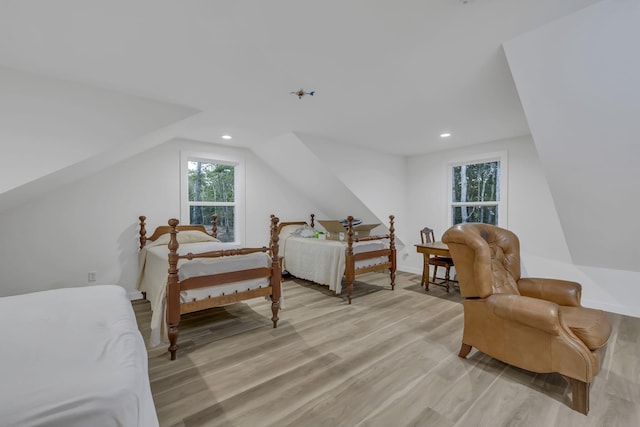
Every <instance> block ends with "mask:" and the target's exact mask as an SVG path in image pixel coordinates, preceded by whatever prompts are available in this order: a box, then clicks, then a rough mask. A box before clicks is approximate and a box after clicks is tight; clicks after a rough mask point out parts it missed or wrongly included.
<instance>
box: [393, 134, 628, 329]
mask: <svg viewBox="0 0 640 427" xmlns="http://www.w3.org/2000/svg"><path fill="white" fill-rule="evenodd" d="M501 150H506V151H507V156H508V169H509V171H508V180H509V184H508V188H509V191H508V215H509V218H508V228H509V229H511V230H512V231H513V232H515V233H516V234H517V235H518V238H519V239H520V247H521V256H522V275H523V276H537V277H555V278H561V279H567V280H575V281H578V282H580V283H581V284H582V286H583V304H584V305H585V306H587V307H596V308H601V309H604V310H607V311H612V312H617V313H622V314H627V315H632V316H640V309H638V308H637V305H636V304H635V303H634V301H637V299H638V298H640V289H638V287H637V286H636V284H637V283H638V282H639V281H640V277H639V275H638V274H637V273H633V272H628V271H620V270H612V269H602V268H597V267H585V266H579V265H575V264H574V263H573V261H572V258H571V255H570V253H569V250H568V247H567V243H566V241H565V237H564V233H563V229H562V227H561V224H560V219H559V217H558V214H557V213H556V208H555V204H554V201H553V198H552V197H551V192H550V189H549V186H548V183H547V180H546V178H545V175H544V171H543V168H542V164H541V162H540V159H539V157H538V154H537V152H536V148H535V145H534V143H533V140H532V138H531V137H530V136H527V137H521V138H515V139H510V140H503V141H494V142H490V143H486V144H481V145H474V146H470V147H467V148H462V149H455V150H447V151H442V152H438V153H430V154H427V155H423V156H416V157H412V158H410V159H409V163H408V171H407V197H408V201H409V209H408V213H409V221H408V223H409V224H408V225H409V227H411V228H412V229H413V230H415V233H414V234H415V236H414V237H413V243H417V242H419V241H420V237H419V230H420V229H421V228H423V227H425V226H429V227H431V228H435V230H436V238H438V239H439V238H440V237H441V236H442V233H444V232H445V231H446V229H447V228H448V227H449V226H450V224H448V223H447V219H448V216H447V194H446V191H447V185H448V180H447V174H448V169H449V168H448V165H449V163H451V162H455V161H457V160H460V159H469V158H471V157H473V156H476V155H478V156H482V155H485V154H487V153H494V152H498V151H501ZM569 173H570V172H569ZM408 243H411V241H410V242H408ZM587 244H589V245H590V246H591V247H592V249H593V250H594V251H598V250H601V249H602V248H601V246H600V245H599V244H598V242H596V241H590V242H587ZM411 249H413V248H411ZM399 267H400V268H401V269H403V270H406V271H409V272H413V273H416V274H419V273H421V272H422V257H421V256H418V254H417V253H415V249H414V250H412V251H411V250H410V251H409V252H408V253H407V255H406V258H405V259H403V260H402V263H401V264H400V266H399Z"/></svg>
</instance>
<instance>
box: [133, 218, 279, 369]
mask: <svg viewBox="0 0 640 427" xmlns="http://www.w3.org/2000/svg"><path fill="white" fill-rule="evenodd" d="M145 219H146V217H144V216H141V217H140V248H143V247H144V245H145V244H146V241H147V240H155V239H157V238H158V237H160V236H161V235H163V234H166V233H170V234H171V237H170V240H169V276H168V279H167V292H166V293H167V296H166V321H167V335H168V337H169V352H170V353H171V360H175V359H176V351H177V349H178V345H177V341H178V325H179V324H180V316H181V315H182V314H186V313H192V312H195V311H200V310H205V309H208V308H213V307H219V306H222V305H227V304H230V303H233V302H237V301H242V300H247V299H252V298H256V297H260V296H265V297H266V296H270V297H271V312H272V314H273V316H272V317H271V321H272V322H273V327H274V328H276V327H277V326H278V311H279V310H280V297H281V295H282V283H281V282H282V272H281V269H280V259H279V256H278V250H279V246H278V240H279V237H278V221H279V219H278V218H277V217H276V216H275V215H271V227H270V236H271V237H270V241H269V247H266V246H263V247H261V248H241V249H228V250H219V251H212V252H204V253H198V254H193V253H188V254H187V255H178V247H179V244H178V239H177V234H178V233H179V232H180V231H184V230H198V231H202V232H204V233H206V234H209V233H208V232H207V231H206V229H205V228H204V226H202V225H178V224H179V221H178V220H177V219H175V218H172V219H170V220H169V222H168V223H169V225H168V226H166V225H164V226H159V227H158V228H156V230H155V231H154V232H153V234H152V235H151V236H150V237H148V238H147V237H146V230H145V227H144V226H145V222H144V221H145ZM212 219H213V221H212V223H213V232H212V233H211V234H210V235H212V236H213V237H216V234H217V233H216V232H217V226H216V222H217V221H216V220H217V216H216V215H214V216H213V218H212ZM257 252H265V253H269V255H270V257H271V266H270V267H262V268H252V269H248V270H241V271H232V272H227V273H218V274H211V275H207V276H197V277H190V278H188V279H185V280H182V281H180V280H179V276H178V261H179V260H181V259H187V260H193V259H198V258H221V257H228V256H237V255H248V254H252V253H257ZM263 277H264V278H269V286H267V287H264V288H257V289H250V290H246V291H241V292H238V291H236V292H234V293H232V294H227V295H225V294H223V295H220V296H217V297H209V298H207V299H203V300H194V301H188V302H184V303H180V291H183V290H190V289H198V288H205V287H210V286H215V285H223V284H227V283H233V282H239V281H242V280H251V279H260V278H263Z"/></svg>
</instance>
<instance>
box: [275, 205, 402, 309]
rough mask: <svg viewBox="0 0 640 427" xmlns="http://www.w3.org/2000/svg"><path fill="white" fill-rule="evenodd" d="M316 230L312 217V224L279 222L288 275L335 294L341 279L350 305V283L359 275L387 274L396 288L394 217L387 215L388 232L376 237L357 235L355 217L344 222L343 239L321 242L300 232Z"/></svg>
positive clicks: (313, 216) (351, 285)
mask: <svg viewBox="0 0 640 427" xmlns="http://www.w3.org/2000/svg"><path fill="white" fill-rule="evenodd" d="M305 229H308V230H314V229H315V215H314V214H311V221H310V222H309V223H307V222H305V221H295V222H282V223H281V224H280V227H279V236H280V244H281V246H282V253H283V255H284V269H285V270H286V271H287V272H289V273H290V274H291V275H293V276H295V277H298V278H301V279H305V280H310V281H312V282H315V283H319V284H321V285H326V286H328V287H329V289H330V290H332V291H334V292H335V293H336V294H340V293H341V292H342V280H343V278H344V282H345V284H346V286H347V298H348V301H349V304H351V296H352V294H353V282H354V281H355V277H356V276H357V275H359V274H363V273H368V272H371V271H387V270H388V271H389V276H390V282H391V283H390V284H391V289H392V290H393V289H394V287H395V276H396V248H395V234H394V232H395V230H394V216H393V215H390V216H389V232H388V233H387V234H383V235H377V236H363V237H359V236H358V235H357V232H356V229H355V227H354V218H353V217H352V216H349V217H348V218H347V221H346V227H345V232H344V238H345V239H344V240H343V241H340V240H323V239H318V238H314V237H312V236H313V235H314V234H315V233H314V234H309V233H304V231H303V230H305Z"/></svg>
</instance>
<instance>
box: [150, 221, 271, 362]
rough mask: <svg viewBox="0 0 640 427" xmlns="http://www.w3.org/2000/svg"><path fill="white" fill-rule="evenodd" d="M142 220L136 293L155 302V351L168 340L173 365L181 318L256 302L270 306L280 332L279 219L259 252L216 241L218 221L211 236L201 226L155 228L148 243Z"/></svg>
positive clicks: (176, 224) (173, 223) (152, 339)
mask: <svg viewBox="0 0 640 427" xmlns="http://www.w3.org/2000/svg"><path fill="white" fill-rule="evenodd" d="M139 219H140V255H139V256H140V262H139V265H140V271H139V275H138V289H139V290H140V291H142V292H143V293H144V295H145V296H146V298H147V299H148V300H149V301H150V302H151V309H152V318H151V336H150V345H151V346H155V345H159V344H161V343H162V342H163V339H164V338H165V337H166V340H167V341H168V342H169V347H168V351H169V353H170V355H171V360H175V359H176V357H177V356H176V355H177V350H178V344H177V342H178V335H179V331H178V326H179V324H180V317H181V316H182V315H183V314H187V313H193V312H196V311H200V310H205V309H209V308H213V307H219V306H223V305H227V304H231V303H234V302H238V301H243V300H248V299H252V298H257V297H266V298H268V299H269V300H270V301H271V313H272V317H271V321H272V323H273V327H274V328H275V327H277V325H278V312H279V310H280V307H281V303H282V301H281V297H282V284H281V273H280V258H279V255H278V251H279V246H278V233H277V230H278V221H279V219H278V218H277V217H276V216H275V215H271V217H270V220H269V235H270V237H269V245H268V246H262V247H256V248H247V247H238V246H237V245H235V244H233V243H223V242H220V241H219V240H218V239H216V238H215V232H216V229H217V226H216V217H215V216H214V217H213V218H212V224H213V234H212V235H210V234H209V233H208V231H207V230H206V229H205V228H204V226H202V225H182V226H181V225H179V221H178V220H177V219H176V218H171V219H170V220H169V221H168V226H167V225H164V226H159V227H156V229H155V231H154V232H153V234H152V235H151V236H150V237H147V236H146V233H147V231H146V228H145V220H146V217H145V216H140V218H139ZM165 332H166V334H165Z"/></svg>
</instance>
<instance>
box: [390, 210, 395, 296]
mask: <svg viewBox="0 0 640 427" xmlns="http://www.w3.org/2000/svg"><path fill="white" fill-rule="evenodd" d="M394 219H395V216H393V215H389V248H390V249H391V255H389V258H390V260H389V261H390V262H391V268H390V269H389V275H390V276H391V290H394V289H395V287H396V237H395V234H394V232H395V229H394V228H393V220H394Z"/></svg>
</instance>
